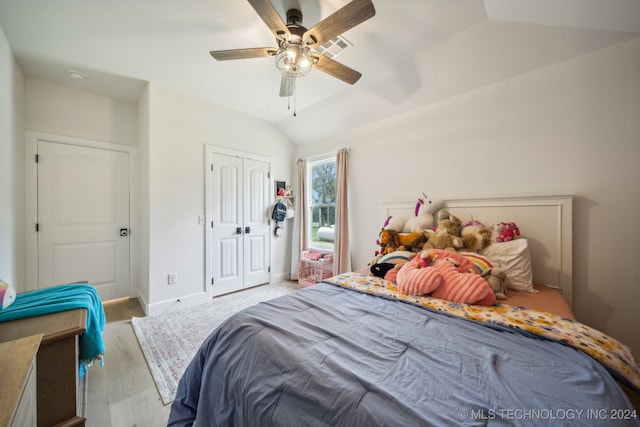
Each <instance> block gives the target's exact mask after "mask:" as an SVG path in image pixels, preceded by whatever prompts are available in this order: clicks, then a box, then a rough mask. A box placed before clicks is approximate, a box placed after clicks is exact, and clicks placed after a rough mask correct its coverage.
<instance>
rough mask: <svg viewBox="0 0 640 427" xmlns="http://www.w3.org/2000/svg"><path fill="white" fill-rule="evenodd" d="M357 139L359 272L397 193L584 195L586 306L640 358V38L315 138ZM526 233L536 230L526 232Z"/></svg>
mask: <svg viewBox="0 0 640 427" xmlns="http://www.w3.org/2000/svg"><path fill="white" fill-rule="evenodd" d="M344 146H347V147H351V156H350V166H351V172H350V177H351V182H350V184H351V185H350V189H351V216H352V217H353V218H358V221H352V224H351V232H352V240H351V241H352V242H354V243H353V260H354V268H362V267H365V266H366V264H367V261H368V260H369V259H370V257H371V256H372V255H373V252H374V250H375V249H376V246H375V240H376V237H377V233H378V231H379V229H380V227H381V225H382V222H383V221H384V218H381V217H379V213H380V212H381V202H382V201H385V200H414V199H416V198H417V197H418V195H419V194H420V193H421V192H422V191H425V192H427V193H429V194H431V195H434V196H435V197H439V198H463V197H472V196H491V195H493V196H500V195H520V194H523V195H538V194H549V193H556V194H557V193H563V194H566V193H573V194H575V195H576V198H575V200H574V221H573V224H574V230H573V231H574V233H573V235H574V242H573V248H574V257H573V259H574V266H573V273H574V275H573V279H574V284H573V288H574V295H573V300H574V311H575V313H576V316H577V317H578V319H579V320H581V321H583V322H585V323H587V324H589V325H591V326H593V327H595V328H597V329H600V330H602V331H604V332H606V333H609V334H611V335H612V336H614V337H615V338H618V339H619V340H621V341H623V342H625V343H626V344H627V345H629V346H630V347H631V348H632V349H633V350H634V351H635V352H636V353H638V354H640V335H639V334H638V332H637V325H640V310H638V308H637V304H638V301H640V285H639V284H640V279H639V275H638V268H637V260H638V259H640V245H638V244H637V242H636V240H635V239H636V238H637V237H638V236H640V223H639V222H638V221H636V220H635V218H636V217H638V216H639V215H640V191H639V190H638V189H639V188H640V38H636V39H633V40H631V41H628V42H624V43H621V44H617V45H613V46H611V47H609V48H605V49H602V50H599V51H596V52H594V53H590V54H586V55H583V56H579V57H576V58H573V59H570V60H567V61H564V62H560V63H558V64H555V65H551V66H548V67H545V68H542V69H539V70H536V71H533V72H530V73H527V74H524V75H521V76H518V77H514V78H510V79H507V80H504V81H501V82H498V83H495V84H491V85H488V86H485V87H482V88H480V89H477V90H473V91H469V92H467V93H464V94H461V95H459V96H455V97H452V98H449V99H445V100H443V101H440V102H436V103H434V104H431V105H428V106H425V107H422V108H419V109H415V110H413V111H411V112H409V113H406V114H402V115H400V116H395V117H391V118H389V119H387V120H385V121H383V122H379V123H377V124H373V125H370V126H365V127H362V128H360V129H358V130H357V131H353V132H349V133H347V134H343V135H340V136H338V137H335V138H331V139H328V140H325V141H321V142H319V143H317V144H314V145H312V146H305V147H301V148H300V150H299V153H298V154H299V155H301V156H308V155H312V154H315V153H324V152H327V151H328V150H330V149H333V148H336V149H337V148H340V147H344ZM523 231H524V232H525V233H526V230H523Z"/></svg>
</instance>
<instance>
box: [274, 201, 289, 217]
mask: <svg viewBox="0 0 640 427" xmlns="http://www.w3.org/2000/svg"><path fill="white" fill-rule="evenodd" d="M286 217H287V206H285V204H284V203H282V202H276V204H275V205H274V206H273V213H272V214H271V219H273V220H275V221H277V222H281V221H284V219H285V218H286Z"/></svg>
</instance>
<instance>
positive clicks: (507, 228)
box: [496, 222, 520, 242]
mask: <svg viewBox="0 0 640 427" xmlns="http://www.w3.org/2000/svg"><path fill="white" fill-rule="evenodd" d="M500 229H501V231H500V234H499V235H498V236H497V237H496V242H509V241H511V240H513V239H515V238H516V236H519V235H520V229H519V228H518V226H517V225H516V223H515V222H501V223H500Z"/></svg>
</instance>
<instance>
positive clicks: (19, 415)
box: [0, 334, 42, 427]
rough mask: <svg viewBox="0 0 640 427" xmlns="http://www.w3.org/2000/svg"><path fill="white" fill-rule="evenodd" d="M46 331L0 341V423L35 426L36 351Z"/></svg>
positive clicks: (27, 426)
mask: <svg viewBox="0 0 640 427" xmlns="http://www.w3.org/2000/svg"><path fill="white" fill-rule="evenodd" d="M41 339H42V334H39V335H32V336H30V337H26V338H20V339H17V340H13V341H9V342H6V343H2V344H0V366H1V367H2V369H0V384H2V399H0V426H10V427H13V426H15V427H35V426H36V425H37V417H36V391H37V389H36V353H37V352H38V348H39V347H40V340H41Z"/></svg>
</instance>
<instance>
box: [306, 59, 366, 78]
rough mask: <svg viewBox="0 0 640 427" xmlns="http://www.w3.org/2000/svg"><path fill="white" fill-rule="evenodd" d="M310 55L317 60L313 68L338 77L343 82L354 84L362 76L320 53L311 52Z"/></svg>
mask: <svg viewBox="0 0 640 427" xmlns="http://www.w3.org/2000/svg"><path fill="white" fill-rule="evenodd" d="M312 56H313V57H314V58H315V59H316V60H317V62H316V63H315V65H314V68H317V69H318V70H320V71H322V72H324V73H327V74H329V75H330V76H333V77H335V78H337V79H340V80H342V81H343V82H346V83H349V84H350V85H352V84H354V83H355V82H357V81H358V80H359V79H360V77H362V74H361V73H359V72H357V71H356V70H354V69H352V68H349V67H347V66H346V65H343V64H341V63H339V62H336V61H334V60H333V59H330V58H328V57H326V56H324V55H322V54H319V53H313V54H312Z"/></svg>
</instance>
